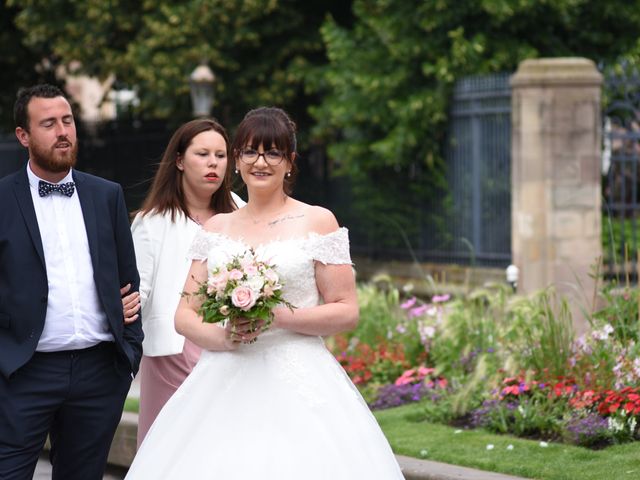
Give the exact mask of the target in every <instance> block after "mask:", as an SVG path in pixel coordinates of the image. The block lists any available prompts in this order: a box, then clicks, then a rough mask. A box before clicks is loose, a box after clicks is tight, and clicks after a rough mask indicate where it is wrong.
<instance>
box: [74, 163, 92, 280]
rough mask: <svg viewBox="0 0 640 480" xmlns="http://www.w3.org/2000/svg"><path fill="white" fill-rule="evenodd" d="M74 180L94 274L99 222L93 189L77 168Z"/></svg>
mask: <svg viewBox="0 0 640 480" xmlns="http://www.w3.org/2000/svg"><path fill="white" fill-rule="evenodd" d="M72 175H73V181H74V182H75V184H76V192H78V198H79V200H80V208H81V209H82V217H83V218H84V228H85V229H86V230H87V241H88V242H89V251H90V252H91V264H92V265H93V271H94V274H95V273H96V272H97V271H98V264H99V262H98V254H99V249H98V224H97V221H96V209H95V205H94V201H93V191H92V190H91V188H90V186H89V185H87V181H86V178H85V177H84V176H82V175H81V174H78V173H77V172H76V171H75V170H73V172H72Z"/></svg>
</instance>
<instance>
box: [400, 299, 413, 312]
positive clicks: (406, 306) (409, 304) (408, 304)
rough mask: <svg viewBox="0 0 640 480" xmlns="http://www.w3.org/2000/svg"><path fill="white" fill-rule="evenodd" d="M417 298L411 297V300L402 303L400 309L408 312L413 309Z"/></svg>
mask: <svg viewBox="0 0 640 480" xmlns="http://www.w3.org/2000/svg"><path fill="white" fill-rule="evenodd" d="M416 301H417V298H416V297H411V298H410V299H408V300H406V301H404V302H402V303H401V304H400V308H403V309H404V310H408V309H409V308H411V307H413V306H414V305H415V304H416Z"/></svg>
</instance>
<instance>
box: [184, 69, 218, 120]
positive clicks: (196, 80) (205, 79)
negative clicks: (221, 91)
mask: <svg viewBox="0 0 640 480" xmlns="http://www.w3.org/2000/svg"><path fill="white" fill-rule="evenodd" d="M215 80H216V76H215V75H214V74H213V72H212V71H211V69H210V68H209V66H208V65H207V64H206V63H201V64H200V65H198V66H197V67H196V68H195V70H194V71H193V72H191V75H190V76H189V88H190V90H191V106H192V107H193V116H194V117H207V116H209V114H210V113H211V107H212V106H213V84H214V82H215Z"/></svg>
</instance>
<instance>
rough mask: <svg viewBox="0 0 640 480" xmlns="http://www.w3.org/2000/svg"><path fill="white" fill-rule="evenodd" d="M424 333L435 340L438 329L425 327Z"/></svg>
mask: <svg viewBox="0 0 640 480" xmlns="http://www.w3.org/2000/svg"><path fill="white" fill-rule="evenodd" d="M422 332H423V333H424V336H425V337H427V338H433V337H434V336H435V334H436V329H435V328H433V327H432V326H431V325H429V326H428V327H424V330H423V331H422Z"/></svg>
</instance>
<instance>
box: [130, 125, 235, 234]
mask: <svg viewBox="0 0 640 480" xmlns="http://www.w3.org/2000/svg"><path fill="white" fill-rule="evenodd" d="M209 130H213V131H214V132H217V133H219V134H220V135H222V138H224V141H225V144H226V146H227V158H229V138H228V136H227V131H226V130H225V129H224V127H223V126H222V125H220V124H219V123H218V122H217V121H215V120H213V119H210V118H199V119H196V120H191V121H190V122H187V123H185V124H184V125H182V126H180V127H179V128H178V129H177V130H176V131H175V133H174V134H173V135H172V137H171V139H170V140H169V144H168V145H167V148H166V150H165V152H164V154H163V155H162V159H161V160H160V164H159V166H158V171H157V172H156V174H155V177H154V178H153V184H152V185H151V189H150V190H149V193H148V194H147V197H146V198H145V199H144V202H143V203H142V207H141V208H140V210H139V212H141V213H142V214H143V215H146V214H148V213H151V212H154V213H161V214H162V213H165V212H171V221H172V222H174V221H175V217H176V214H177V213H179V212H182V213H184V215H185V216H186V217H188V216H189V215H190V213H189V209H188V208H187V204H186V202H185V198H184V190H183V188H182V176H183V173H182V171H181V170H179V169H178V167H177V166H176V161H177V160H178V157H179V156H180V155H184V153H185V152H186V151H187V148H188V147H189V145H191V141H192V140H193V138H194V137H195V136H196V135H199V134H200V133H202V132H207V131H209ZM231 182H232V177H231V168H229V164H228V163H227V169H226V171H225V173H224V179H223V181H222V185H220V188H218V190H216V191H215V193H214V194H213V195H212V196H211V208H212V209H213V211H214V213H229V212H232V211H233V210H235V209H236V208H237V206H236V204H235V203H234V201H233V198H232V197H231ZM136 213H137V212H136Z"/></svg>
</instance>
